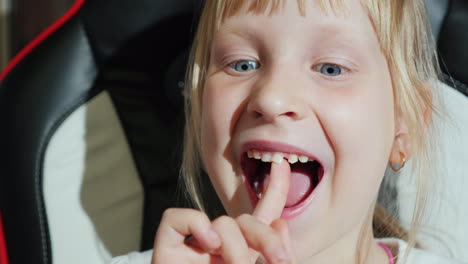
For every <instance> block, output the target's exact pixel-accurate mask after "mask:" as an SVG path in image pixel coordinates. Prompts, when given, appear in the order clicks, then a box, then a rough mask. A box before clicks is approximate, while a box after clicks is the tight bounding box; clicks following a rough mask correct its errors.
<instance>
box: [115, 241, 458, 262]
mask: <svg viewBox="0 0 468 264" xmlns="http://www.w3.org/2000/svg"><path fill="white" fill-rule="evenodd" d="M378 241H379V242H382V243H384V244H386V245H388V246H392V247H397V248H398V252H400V253H399V254H400V256H401V257H400V258H398V260H397V262H396V263H395V264H463V262H460V261H457V260H454V259H449V258H445V257H440V256H437V255H434V254H432V253H430V252H427V251H424V250H421V249H412V250H411V251H410V254H409V255H408V261H407V262H406V263H403V254H404V253H405V250H406V248H407V247H408V244H407V243H406V242H405V241H403V240H399V239H395V238H385V239H379V240H378ZM152 254H153V251H152V250H148V251H145V252H132V253H129V254H127V255H124V256H120V257H116V258H113V259H112V260H111V263H110V264H151V256H152ZM465 264H467V263H465Z"/></svg>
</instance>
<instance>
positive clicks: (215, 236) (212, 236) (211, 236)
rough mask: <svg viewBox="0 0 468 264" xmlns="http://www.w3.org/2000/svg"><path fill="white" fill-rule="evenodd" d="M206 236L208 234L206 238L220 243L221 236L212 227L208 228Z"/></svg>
mask: <svg viewBox="0 0 468 264" xmlns="http://www.w3.org/2000/svg"><path fill="white" fill-rule="evenodd" d="M207 236H208V239H210V240H211V241H214V242H215V243H216V244H220V243H221V238H220V237H219V235H218V234H217V233H216V232H215V231H214V230H213V229H209V230H208V233H207Z"/></svg>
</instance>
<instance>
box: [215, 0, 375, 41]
mask: <svg viewBox="0 0 468 264" xmlns="http://www.w3.org/2000/svg"><path fill="white" fill-rule="evenodd" d="M218 4H219V5H218V11H222V12H221V13H219V12H218V14H217V15H218V18H219V19H218V22H219V24H218V28H217V29H218V30H217V33H237V34H242V35H245V34H247V37H252V36H248V35H249V34H250V35H256V34H262V33H266V32H267V31H268V30H269V29H272V28H273V29H276V30H280V31H282V32H283V33H285V34H287V35H291V34H292V33H293V31H297V32H299V33H301V34H304V35H318V34H317V30H319V31H320V32H321V33H324V34H326V35H327V37H331V38H336V37H337V36H338V35H339V36H343V37H344V36H348V35H350V36H352V35H354V37H359V36H361V35H362V36H367V37H368V36H369V35H373V36H375V31H374V27H373V25H372V22H371V21H370V19H369V16H368V13H367V9H365V7H364V6H363V5H362V3H361V2H360V0H253V1H251V0H221V1H220V2H218ZM252 19H254V22H253V21H252ZM220 29H221V30H220ZM220 31H221V32H220ZM215 35H218V34H216V33H215Z"/></svg>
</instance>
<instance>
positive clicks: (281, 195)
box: [252, 160, 291, 225]
mask: <svg viewBox="0 0 468 264" xmlns="http://www.w3.org/2000/svg"><path fill="white" fill-rule="evenodd" d="M290 181H291V167H290V165H289V163H288V162H287V161H285V160H282V162H281V163H279V164H278V163H275V162H272V163H271V170H270V175H269V182H268V185H267V187H266V190H265V192H264V194H263V195H262V198H260V201H259V202H258V204H257V206H256V207H255V210H254V212H253V214H252V215H253V216H255V217H257V218H258V219H260V220H261V221H263V222H265V223H266V224H268V225H270V224H271V222H273V221H274V220H275V219H278V218H280V217H281V213H282V212H283V209H284V206H285V205H286V200H287V197H288V191H289V184H290Z"/></svg>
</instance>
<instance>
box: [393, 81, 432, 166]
mask: <svg viewBox="0 0 468 264" xmlns="http://www.w3.org/2000/svg"><path fill="white" fill-rule="evenodd" d="M421 88H422V93H421V96H420V97H419V100H418V101H419V107H421V113H422V115H423V119H422V122H423V124H422V126H423V128H424V133H426V132H427V128H428V126H429V124H430V122H431V119H432V118H431V117H432V107H431V105H432V90H431V88H432V86H431V85H430V84H429V83H427V82H426V83H423V84H422V87H421ZM398 112H399V113H398V114H397V117H396V122H395V139H394V140H393V147H392V152H391V154H390V162H391V163H393V164H402V163H403V158H404V159H405V160H409V158H410V157H411V154H412V145H411V137H410V135H409V130H408V123H407V121H406V120H405V118H404V117H403V115H402V113H401V111H398Z"/></svg>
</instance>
